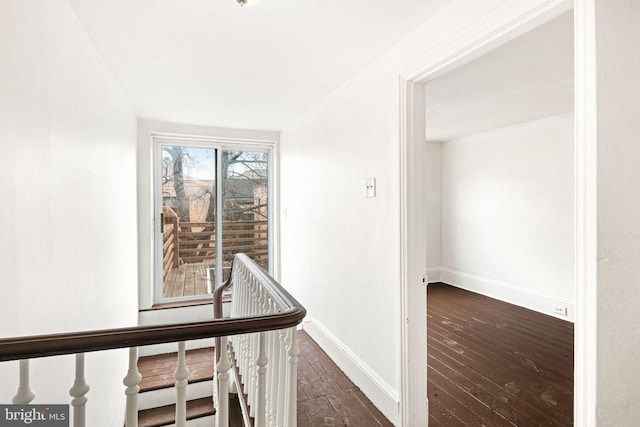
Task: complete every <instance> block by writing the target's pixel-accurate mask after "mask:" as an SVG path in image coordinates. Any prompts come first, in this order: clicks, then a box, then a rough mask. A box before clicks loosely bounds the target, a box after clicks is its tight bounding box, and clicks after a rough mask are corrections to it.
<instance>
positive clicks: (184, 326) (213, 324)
mask: <svg viewBox="0 0 640 427" xmlns="http://www.w3.org/2000/svg"><path fill="white" fill-rule="evenodd" d="M237 256H238V257H242V258H244V259H243V262H245V263H246V264H248V266H249V268H251V270H252V272H253V273H254V274H256V275H257V276H258V277H260V280H261V281H263V283H264V287H265V289H266V290H267V291H268V292H269V293H270V295H271V297H272V298H273V299H274V301H276V302H277V303H278V304H279V305H281V307H283V308H284V309H283V310H282V312H280V313H276V314H271V315H260V316H247V317H237V318H232V319H221V318H220V317H221V315H222V292H223V290H224V288H227V287H228V286H229V285H231V279H229V280H227V282H226V283H225V284H224V285H222V286H221V287H219V288H218V289H216V291H215V292H214V296H213V298H214V301H213V302H214V317H215V314H218V316H217V318H214V319H213V320H209V321H203V322H189V323H179V324H173V325H159V326H136V327H130V328H116V329H102V330H94V331H86V332H71V333H60V334H49V335H34V336H26V337H15V338H3V339H0V362H5V361H9V360H22V359H33V358H38V357H48V356H59V355H64V354H76V353H86V352H92V351H100V350H112V349H117V348H128V347H139V346H144V345H151V344H163V343H169V342H176V341H189V340H195V339H201V338H213V337H222V336H229V335H238V334H246V333H251V332H262V331H269V330H276V329H284V328H290V327H293V326H296V325H298V324H299V323H300V322H302V319H304V316H305V315H306V309H305V308H304V307H303V306H302V305H300V303H299V302H298V301H297V300H296V299H295V298H293V297H292V296H291V294H289V293H288V292H287V291H286V290H285V289H284V288H282V286H280V285H279V284H278V283H277V282H276V281H275V280H273V279H272V278H271V276H269V275H268V274H267V273H266V272H265V271H264V270H263V269H262V268H261V267H259V266H258V265H257V264H256V263H255V262H254V261H253V260H251V259H250V258H249V257H247V256H246V255H244V254H238V255H237ZM216 307H219V311H216V310H218V308H216Z"/></svg>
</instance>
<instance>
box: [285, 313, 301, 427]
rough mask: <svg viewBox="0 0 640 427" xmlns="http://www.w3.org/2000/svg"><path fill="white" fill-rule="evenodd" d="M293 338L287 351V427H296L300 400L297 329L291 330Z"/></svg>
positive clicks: (290, 333)
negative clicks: (298, 401)
mask: <svg viewBox="0 0 640 427" xmlns="http://www.w3.org/2000/svg"><path fill="white" fill-rule="evenodd" d="M289 335H290V337H291V339H290V344H289V348H288V351H287V356H288V357H287V359H288V360H287V390H286V393H285V396H286V402H285V413H286V420H285V427H296V425H297V420H296V414H297V400H298V384H297V378H298V355H299V354H300V348H299V347H298V339H297V337H296V328H295V326H294V327H293V328H289Z"/></svg>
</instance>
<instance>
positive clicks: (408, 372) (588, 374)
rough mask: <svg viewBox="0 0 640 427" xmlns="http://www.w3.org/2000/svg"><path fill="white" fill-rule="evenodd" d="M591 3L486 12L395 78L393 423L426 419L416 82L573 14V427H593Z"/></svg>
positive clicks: (534, 4)
mask: <svg viewBox="0 0 640 427" xmlns="http://www.w3.org/2000/svg"><path fill="white" fill-rule="evenodd" d="M593 2H594V0H575V5H574V1H572V0H526V1H523V0H520V1H513V2H508V3H507V4H505V5H503V6H502V7H500V8H497V9H495V10H493V11H492V12H491V13H489V14H487V16H486V17H485V19H482V20H479V21H478V22H477V23H476V24H475V25H474V26H472V27H469V28H468V30H467V31H465V32H464V33H459V34H457V35H456V37H455V38H452V39H451V40H448V41H447V42H445V43H442V44H440V45H439V46H437V47H436V48H435V49H432V50H430V51H428V52H426V53H425V54H424V55H422V56H421V57H420V58H419V59H418V60H417V61H415V62H414V63H413V64H411V65H410V66H409V67H407V69H406V70H405V71H404V72H403V73H401V75H400V93H399V100H400V112H399V119H400V120H399V125H400V144H399V151H400V152H399V154H400V167H399V171H400V195H401V197H400V218H401V221H400V234H401V239H400V244H401V248H400V262H401V265H400V268H401V348H400V352H401V359H400V360H401V366H400V370H401V372H400V381H401V386H400V408H399V410H400V425H401V426H407V427H408V426H414V425H421V424H423V423H424V420H428V409H427V408H428V402H427V393H426V389H427V385H426V320H425V319H426V287H424V286H423V284H422V279H423V275H425V274H426V265H427V263H426V208H425V204H424V196H425V182H424V179H423V178H424V172H423V171H424V169H425V167H426V166H425V158H424V145H425V106H424V96H423V93H422V84H423V83H425V82H427V81H429V80H432V79H434V78H436V77H438V76H439V75H442V74H444V73H446V72H447V71H449V70H451V69H453V68H455V67H458V66H460V65H462V64H464V63H466V62H469V61H471V60H473V59H475V58H477V57H479V56H481V55H483V54H485V53H486V52H488V51H490V50H492V49H494V48H495V47H497V46H499V45H501V44H504V43H506V42H508V41H510V40H513V39H514V38H516V37H518V36H520V35H522V34H524V33H526V32H527V31H529V30H531V29H533V28H535V27H537V26H539V25H541V24H542V23H545V22H548V21H550V20H551V19H553V18H555V17H557V16H559V15H561V14H563V13H565V12H568V11H570V10H571V9H572V8H573V9H574V16H575V43H576V44H575V52H576V62H575V73H576V84H575V92H576V98H575V99H576V111H575V117H576V120H575V126H576V129H575V149H574V159H575V166H576V175H575V181H576V182H575V193H576V196H575V198H576V200H575V224H576V230H575V231H576V249H575V250H576V264H575V280H576V282H575V283H576V309H577V319H576V329H575V361H576V363H575V366H576V367H575V381H574V384H575V385H574V396H575V398H574V405H575V408H574V414H575V415H574V417H575V425H580V426H592V425H593V426H594V425H595V403H596V402H595V396H596V394H595V378H596V370H595V363H596V359H595V357H596V356H595V355H596V352H595V349H596V347H595V338H596V332H597V330H596V319H595V313H596V311H595V304H596V291H597V289H596V264H595V262H596V261H595V260H596V258H595V253H596V250H595V249H596V246H595V243H596V237H597V233H596V232H597V228H596V224H597V218H596V204H595V197H596V192H595V190H596V185H595V184H596V169H595V165H596V136H597V135H596V128H595V123H596V121H595V118H596V111H597V110H596V91H595V61H594V55H595V35H594V33H595V24H594V5H593Z"/></svg>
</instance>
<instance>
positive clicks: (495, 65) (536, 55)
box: [425, 13, 574, 141]
mask: <svg viewBox="0 0 640 427" xmlns="http://www.w3.org/2000/svg"><path fill="white" fill-rule="evenodd" d="M573 75H574V73H573V16H572V13H567V14H564V15H562V16H560V17H558V18H556V19H554V20H553V21H551V22H549V23H546V24H544V25H543V26H540V27H538V28H536V29H534V30H532V31H530V32H529V33H527V34H525V35H523V36H521V37H519V38H517V39H515V40H513V41H511V42H509V43H507V44H505V45H503V46H501V47H499V48H497V49H495V50H493V51H491V52H489V53H487V54H485V55H483V56H481V57H479V58H477V59H475V60H473V61H471V62H469V63H467V64H465V65H462V66H461V67H459V68H456V69H454V70H452V71H451V72H449V73H447V74H445V75H443V76H441V77H438V78H436V79H434V80H432V81H430V82H428V83H426V84H425V98H426V120H427V140H430V141H448V140H452V139H456V138H460V137H463V136H467V135H472V134H475V133H479V132H484V131H487V130H491V129H497V128H501V127H507V126H512V125H515V124H517V123H523V122H528V121H533V120H537V119H541V118H544V117H550V116H553V115H557V114H562V113H567V112H570V111H573V102H574V101H573Z"/></svg>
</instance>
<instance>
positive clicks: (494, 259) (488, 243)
mask: <svg viewBox="0 0 640 427" xmlns="http://www.w3.org/2000/svg"><path fill="white" fill-rule="evenodd" d="M573 170H574V167H573V113H569V114H563V115H560V116H554V117H550V118H546V119H542V120H537V121H533V122H528V123H523V124H520V125H516V126H512V127H508V128H503V129H497V130H494V131H490V132H485V133H481V134H477V135H473V136H469V137H465V138H461V139H457V140H453V141H448V142H446V143H444V144H443V147H442V171H443V174H442V237H441V257H442V277H441V278H442V280H443V281H445V282H446V283H450V284H452V285H456V286H459V287H462V288H465V289H469V290H472V291H474V292H479V293H482V294H485V295H489V296H491V297H493V298H497V299H501V300H505V301H509V302H511V303H514V304H517V305H521V306H524V307H527V308H531V309H534V310H537V311H541V312H543V313H547V314H552V313H553V309H554V307H555V306H556V305H561V306H567V307H568V308H569V316H568V317H563V318H569V319H573V318H574V305H575V297H574V293H575V291H574V241H575V239H574V230H575V224H574V172H573Z"/></svg>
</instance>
